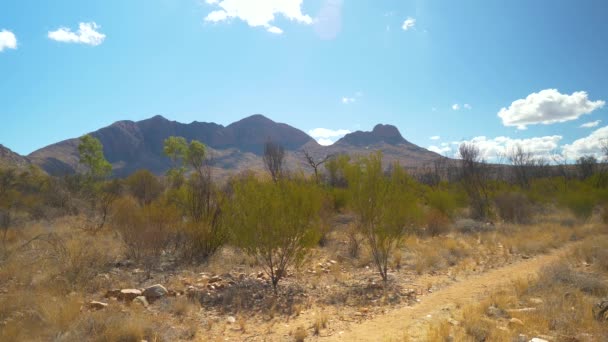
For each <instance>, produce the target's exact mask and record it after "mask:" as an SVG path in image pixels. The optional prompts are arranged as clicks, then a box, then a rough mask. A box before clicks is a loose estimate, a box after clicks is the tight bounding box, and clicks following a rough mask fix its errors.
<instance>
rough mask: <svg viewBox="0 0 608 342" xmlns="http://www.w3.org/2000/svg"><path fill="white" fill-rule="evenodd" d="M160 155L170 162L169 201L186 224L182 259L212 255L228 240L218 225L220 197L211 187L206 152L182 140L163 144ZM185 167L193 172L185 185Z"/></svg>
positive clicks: (215, 189) (182, 237)
mask: <svg viewBox="0 0 608 342" xmlns="http://www.w3.org/2000/svg"><path fill="white" fill-rule="evenodd" d="M164 152H165V154H166V155H168V156H169V157H170V158H171V160H173V162H174V169H173V170H174V171H173V175H176V176H177V177H178V178H179V179H180V180H179V182H174V184H173V185H174V188H175V189H174V191H173V196H172V197H173V198H172V200H173V201H174V202H176V203H177V204H178V206H179V207H180V208H181V209H182V210H183V213H184V214H185V217H186V218H187V222H186V223H185V224H184V225H183V230H182V231H181V236H180V239H179V242H181V243H182V246H181V247H180V250H181V251H182V253H183V255H184V256H185V257H186V258H188V259H190V260H193V259H206V258H208V257H209V256H211V255H212V254H213V253H215V252H216V251H217V250H218V249H219V248H220V247H221V246H222V245H223V244H224V242H225V241H226V239H227V238H228V236H227V232H226V230H225V229H224V228H225V227H224V225H223V224H222V221H221V219H222V218H221V213H222V202H223V198H224V197H223V195H222V194H221V192H220V191H219V190H218V189H217V187H216V186H215V185H214V184H213V182H212V179H211V176H212V175H211V167H210V163H209V159H208V158H207V157H208V155H207V148H206V147H205V145H204V144H203V143H201V142H199V141H197V140H192V141H190V143H187V142H186V139H184V138H182V137H169V138H168V139H166V140H165V144H164ZM186 167H189V168H191V169H192V170H193V171H194V172H193V173H192V175H191V176H190V178H189V179H188V180H187V181H185V178H184V176H183V173H184V172H185V169H186Z"/></svg>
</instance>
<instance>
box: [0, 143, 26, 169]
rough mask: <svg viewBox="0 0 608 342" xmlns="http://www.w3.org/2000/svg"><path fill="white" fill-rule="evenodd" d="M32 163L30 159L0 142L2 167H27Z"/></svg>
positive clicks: (0, 162)
mask: <svg viewBox="0 0 608 342" xmlns="http://www.w3.org/2000/svg"><path fill="white" fill-rule="evenodd" d="M29 165H30V161H29V160H28V159H27V158H25V157H23V156H21V155H19V154H17V153H15V152H13V151H11V150H10V149H9V148H7V147H5V146H4V145H2V144H0V167H3V168H4V167H11V168H18V169H21V168H25V167H27V166H29Z"/></svg>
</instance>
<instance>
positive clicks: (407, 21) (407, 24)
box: [401, 17, 416, 31]
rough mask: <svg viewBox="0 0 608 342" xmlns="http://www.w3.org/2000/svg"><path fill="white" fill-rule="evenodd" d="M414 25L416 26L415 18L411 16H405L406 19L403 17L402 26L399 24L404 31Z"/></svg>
mask: <svg viewBox="0 0 608 342" xmlns="http://www.w3.org/2000/svg"><path fill="white" fill-rule="evenodd" d="M414 26H416V19H414V18H412V17H407V19H405V21H404V22H403V26H401V28H402V29H403V30H404V31H407V30H409V29H411V28H413V27H414Z"/></svg>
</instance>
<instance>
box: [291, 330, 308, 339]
mask: <svg viewBox="0 0 608 342" xmlns="http://www.w3.org/2000/svg"><path fill="white" fill-rule="evenodd" d="M306 337H308V333H307V332H306V329H304V328H303V327H298V328H296V330H295V331H294V332H293V338H294V340H295V341H296V342H304V340H306Z"/></svg>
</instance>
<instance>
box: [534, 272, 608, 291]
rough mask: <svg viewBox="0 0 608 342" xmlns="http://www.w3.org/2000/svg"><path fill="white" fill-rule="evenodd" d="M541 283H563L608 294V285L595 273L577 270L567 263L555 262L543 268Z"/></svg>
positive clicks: (542, 284)
mask: <svg viewBox="0 0 608 342" xmlns="http://www.w3.org/2000/svg"><path fill="white" fill-rule="evenodd" d="M540 273H541V274H542V276H541V278H540V280H539V284H540V285H541V286H544V285H545V284H554V285H556V284H561V285H564V286H568V287H572V288H575V289H578V290H580V291H582V292H584V293H586V294H589V295H594V296H598V297H601V296H606V295H608V285H607V284H606V282H605V281H604V280H603V279H602V278H601V277H600V276H599V275H597V274H595V273H587V272H581V271H576V270H574V269H572V268H571V267H570V266H569V265H567V264H554V265H550V266H547V267H545V268H543V270H541V272H540Z"/></svg>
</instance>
